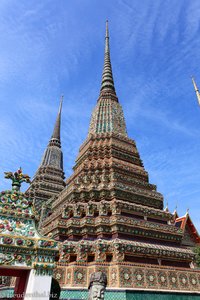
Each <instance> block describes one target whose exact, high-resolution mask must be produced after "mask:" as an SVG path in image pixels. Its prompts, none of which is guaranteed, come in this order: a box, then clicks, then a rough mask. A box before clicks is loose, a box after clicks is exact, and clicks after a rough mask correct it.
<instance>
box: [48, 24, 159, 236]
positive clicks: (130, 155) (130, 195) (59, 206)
mask: <svg viewBox="0 0 200 300" xmlns="http://www.w3.org/2000/svg"><path fill="white" fill-rule="evenodd" d="M90 202H92V203H93V204H94V207H93V208H92V209H93V210H94V211H95V210H96V208H95V207H97V206H98V205H101V204H102V203H104V204H105V205H108V206H112V205H113V207H114V205H115V203H116V202H117V203H119V205H122V206H123V205H125V204H126V203H131V204H132V205H133V206H134V209H140V208H138V206H139V207H140V206H141V208H142V207H143V206H147V207H150V208H151V209H157V210H161V211H162V209H163V196H162V195H161V194H160V193H159V192H157V190H156V186H155V185H153V184H151V183H149V178H148V173H147V172H146V170H145V169H144V166H143V163H142V160H141V159H140V155H139V153H138V150H137V147H136V144H135V141H133V140H132V139H130V138H129V137H128V135H127V131H126V124H125V119H124V114H123V110H122V107H121V105H120V103H119V101H118V98H117V95H116V92H115V86H114V80H113V74H112V68H111V59H110V50H109V34H108V22H106V37H105V56H104V67H103V76H102V82H101V88H100V94H99V97H98V100H97V103H96V107H95V109H94V111H93V113H92V116H91V122H90V127H89V132H88V136H87V139H86V141H85V142H84V143H83V145H82V146H81V147H80V149H79V154H78V157H77V159H76V163H75V166H74V168H73V174H72V176H71V177H70V178H68V180H67V187H66V189H65V190H64V191H63V192H62V193H61V194H60V195H59V196H58V199H57V200H56V201H54V202H52V215H51V217H49V218H47V219H46V220H45V221H44V226H47V227H46V229H45V233H49V230H50V231H51V230H53V234H54V235H55V236H56V238H59V239H61V240H62V239H65V238H67V236H68V233H66V234H65V233H64V232H67V231H66V230H64V229H63V230H62V229H61V227H62V226H61V227H60V228H59V229H58V228H56V224H57V223H55V222H54V219H56V218H59V215H60V218H62V216H61V214H62V212H63V214H62V215H63V216H64V215H65V210H66V211H67V207H69V204H72V205H75V204H77V207H76V208H74V209H77V211H76V212H74V215H77V214H78V213H79V212H78V210H79V208H78V207H79V204H80V205H82V204H83V203H84V204H86V205H87V203H90ZM123 203H124V204H123ZM93 204H92V205H93ZM88 205H89V204H88ZM102 205H103V204H102ZM135 205H136V206H135ZM137 205H138V206H137ZM66 214H67V213H66ZM99 214H100V213H99ZM136 215H137V213H136ZM138 218H139V217H138ZM52 223H54V224H55V228H54V229H55V230H54V229H52V228H53V227H54V225H53V227H52ZM59 224H60V223H59ZM63 224H64V223H63ZM59 226H60V225H59ZM61 231H62V232H61ZM72 231H73V230H72ZM72 231H71V232H72ZM86 231H87V230H86ZM87 234H88V236H89V235H90V234H89V233H86V235H87ZM63 235H64V236H63ZM72 235H73V234H72ZM75 235H76V234H75ZM78 235H80V236H82V233H80V234H78ZM95 235H96V233H95ZM117 235H118V233H116V236H117ZM70 238H73V237H70Z"/></svg>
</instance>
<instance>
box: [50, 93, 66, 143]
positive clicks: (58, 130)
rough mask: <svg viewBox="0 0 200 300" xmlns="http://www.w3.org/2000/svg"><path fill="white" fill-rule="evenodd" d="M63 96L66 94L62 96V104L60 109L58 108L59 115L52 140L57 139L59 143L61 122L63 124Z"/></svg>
mask: <svg viewBox="0 0 200 300" xmlns="http://www.w3.org/2000/svg"><path fill="white" fill-rule="evenodd" d="M63 98H64V96H61V98H60V106H59V110H58V115H57V119H56V123H55V127H54V131H53V134H52V137H51V140H52V139H53V140H54V139H56V140H57V141H58V142H59V143H60V124H61V112H62V104H63Z"/></svg>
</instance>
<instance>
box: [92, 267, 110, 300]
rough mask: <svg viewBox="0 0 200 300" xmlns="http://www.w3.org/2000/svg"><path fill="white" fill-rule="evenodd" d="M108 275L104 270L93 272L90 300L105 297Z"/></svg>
mask: <svg viewBox="0 0 200 300" xmlns="http://www.w3.org/2000/svg"><path fill="white" fill-rule="evenodd" d="M106 285H107V277H106V274H105V273H103V272H94V273H92V274H91V277H90V283H89V294H88V300H98V299H101V300H103V299H104V293H105V288H106Z"/></svg>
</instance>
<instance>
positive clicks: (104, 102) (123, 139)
mask: <svg viewBox="0 0 200 300" xmlns="http://www.w3.org/2000/svg"><path fill="white" fill-rule="evenodd" d="M106 27H107V28H106V39H105V42H106V46H105V59H104V68H103V78H102V84H101V90H100V95H99V98H98V101H97V104H96V107H95V110H94V112H93V113H92V119H91V124H90V129H89V134H88V136H87V139H86V141H85V142H84V143H83V144H82V146H81V147H80V149H79V153H78V157H77V159H76V162H75V166H74V168H73V173H72V175H71V176H70V177H69V178H68V180H67V186H66V188H65V189H64V190H63V191H62V192H61V193H60V194H59V196H58V198H57V199H56V200H55V201H52V207H51V208H49V207H48V209H49V210H48V211H47V212H44V221H43V222H42V226H41V229H42V231H43V233H44V234H45V235H48V234H51V236H52V237H53V238H54V239H57V240H60V241H62V242H63V243H60V251H61V256H60V260H59V263H58V265H57V269H56V270H55V274H60V284H62V285H63V287H64V288H66V286H67V287H68V288H69V289H70V288H72V289H73V288H74V287H75V288H76V289H77V288H78V289H80V290H82V289H83V288H86V287H87V286H88V282H89V277H90V275H91V268H93V270H94V271H103V272H104V273H105V274H107V275H108V276H107V277H108V287H109V288H110V289H115V291H119V289H124V290H126V289H127V288H131V289H133V290H134V289H135V290H138V289H141V290H145V289H146V290H148V291H149V290H154V291H155V290H156V289H157V290H158V291H160V290H168V291H169V292H170V293H171V291H172V290H174V291H175V292H182V291H183V288H184V290H187V291H188V292H189V291H191V290H192V291H199V288H200V287H199V285H198V277H197V276H200V275H199V273H200V272H199V273H197V270H194V271H192V269H190V268H191V266H192V263H193V260H194V257H195V254H194V253H193V251H192V250H190V249H188V244H184V242H183V237H184V235H185V240H186V239H190V240H191V243H192V246H193V247H195V243H196V244H197V242H198V241H199V236H198V234H197V233H194V227H193V226H190V228H191V229H192V228H193V229H192V230H190V228H189V230H188V232H185V233H184V229H182V228H181V227H180V223H179V222H175V220H174V217H175V216H174V215H173V214H171V213H170V211H169V210H168V209H165V210H163V196H162V195H161V194H160V193H159V192H157V188H156V186H155V185H154V184H151V183H150V182H149V178H148V173H147V172H146V170H145V169H144V166H143V163H142V161H141V159H140V155H139V153H138V150H137V147H136V143H135V141H134V140H132V139H130V138H129V137H128V136H127V132H126V125H125V121H124V116H123V111H122V108H121V106H120V104H119V102H118V99H117V96H116V93H115V87H114V81H113V75H112V69H111V62H110V52H109V36H108V23H107V26H106ZM50 210H51V211H50ZM184 219H185V218H184ZM187 219H188V218H187ZM192 231H193V232H192ZM190 235H191V238H190ZM193 266H194V264H193ZM186 268H187V269H186ZM62 274H64V276H62ZM197 274H198V275H197ZM55 276H56V275H55ZM183 279H184V280H183ZM58 280H59V279H58ZM134 292H135V291H133V292H132V293H133V298H134ZM123 296H124V297H125V298H126V294H124V295H123ZM74 297H75V296H74ZM72 298H73V297H72ZM75 298H76V297H75ZM141 298H142V297H141Z"/></svg>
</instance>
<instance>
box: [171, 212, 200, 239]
mask: <svg viewBox="0 0 200 300" xmlns="http://www.w3.org/2000/svg"><path fill="white" fill-rule="evenodd" d="M187 225H188V227H189V228H190V231H191V233H192V235H193V238H194V240H195V242H196V243H198V244H199V243H200V236H199V233H198V231H197V229H196V227H195V226H194V224H193V222H192V220H191V218H190V216H189V213H188V212H187V213H186V214H185V215H184V216H183V217H179V218H176V220H175V226H176V227H179V228H181V229H182V230H183V231H185V229H186V226H187Z"/></svg>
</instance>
